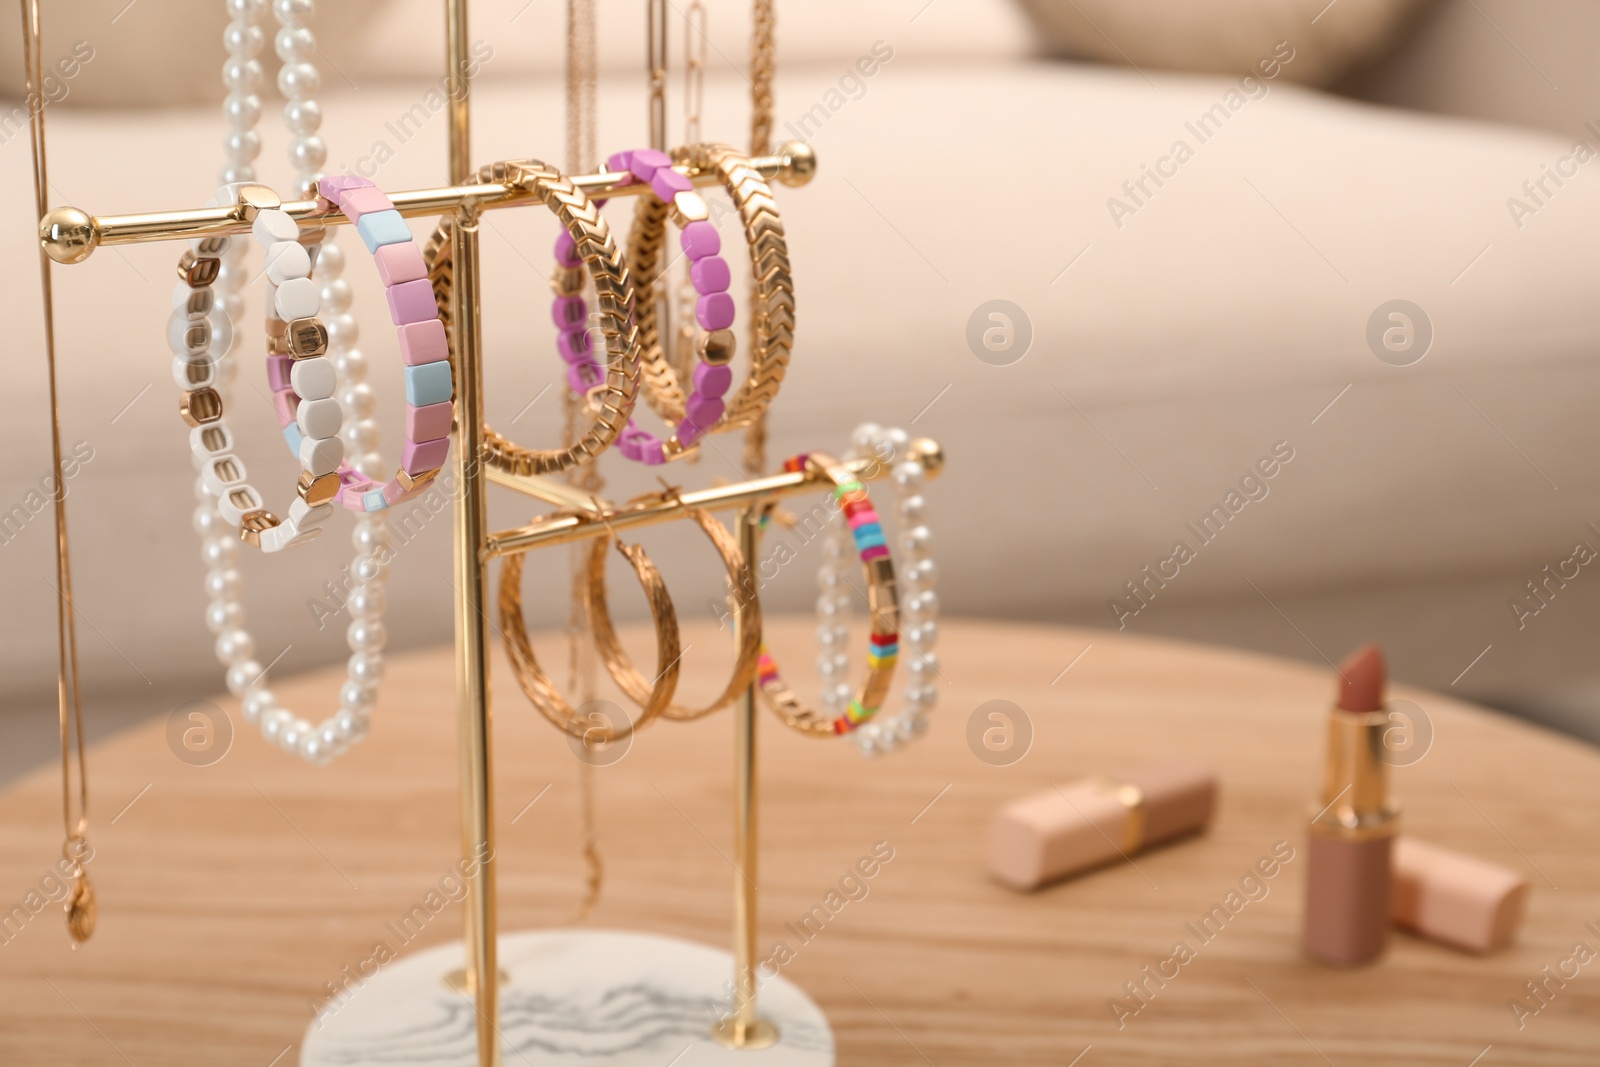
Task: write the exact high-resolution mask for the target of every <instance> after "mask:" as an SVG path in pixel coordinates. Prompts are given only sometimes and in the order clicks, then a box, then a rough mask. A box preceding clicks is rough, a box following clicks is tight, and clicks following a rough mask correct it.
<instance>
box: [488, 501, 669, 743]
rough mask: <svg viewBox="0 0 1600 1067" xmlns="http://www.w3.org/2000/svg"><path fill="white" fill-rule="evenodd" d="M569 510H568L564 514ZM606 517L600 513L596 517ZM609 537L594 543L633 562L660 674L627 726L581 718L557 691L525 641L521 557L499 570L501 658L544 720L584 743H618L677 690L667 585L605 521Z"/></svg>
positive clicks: (512, 558) (510, 559) (653, 715)
mask: <svg viewBox="0 0 1600 1067" xmlns="http://www.w3.org/2000/svg"><path fill="white" fill-rule="evenodd" d="M569 514H570V512H569ZM601 518H602V519H605V518H606V516H605V515H604V514H602V515H601ZM606 528H607V530H608V531H609V533H608V536H607V537H606V538H604V539H601V540H599V541H597V542H596V544H597V545H598V546H599V551H600V552H601V553H602V554H603V553H604V552H605V546H606V542H608V541H609V542H610V543H612V544H615V545H616V546H617V551H618V552H620V553H622V556H623V558H624V559H626V560H627V561H628V562H629V563H630V564H632V566H633V572H634V574H635V575H637V576H638V578H639V584H640V585H641V586H642V587H643V588H644V592H645V599H646V600H647V601H649V604H650V617H651V619H652V621H653V622H654V623H655V630H656V655H657V657H658V659H659V662H660V663H661V673H660V674H659V675H658V676H657V677H656V680H655V682H654V684H653V685H651V686H650V687H649V690H648V692H646V693H644V694H643V695H644V698H645V699H643V700H641V701H639V704H640V712H639V717H638V718H637V719H635V720H634V721H633V722H631V723H629V724H628V725H627V727H626V728H619V727H617V726H607V727H601V726H596V725H593V724H592V723H589V722H587V721H585V718H584V716H582V715H581V714H579V712H578V710H577V709H576V708H574V707H573V706H572V705H571V704H568V703H567V701H566V699H565V698H564V697H563V696H562V695H561V692H560V690H558V689H557V688H556V687H555V685H554V684H552V683H551V681H550V679H549V677H548V676H547V675H546V674H545V673H544V669H543V668H542V667H540V666H539V660H538V658H537V657H536V656H535V655H534V653H533V643H532V641H530V640H529V639H528V627H527V623H526V621H525V620H524V619H523V616H522V556H521V555H515V556H508V557H506V561H505V564H504V565H503V566H502V567H501V570H500V631H501V634H502V635H503V637H504V639H505V646H506V658H507V659H509V660H510V661H511V671H512V673H513V674H514V675H516V678H517V684H518V685H519V686H521V687H522V692H523V693H524V695H526V696H527V698H528V701H529V702H530V703H531V704H532V705H533V706H534V707H535V708H537V709H538V711H539V713H540V714H541V715H543V716H544V717H545V718H546V719H548V720H549V721H550V723H551V725H553V726H555V727H556V729H558V730H560V731H561V732H562V733H564V734H566V735H567V736H568V737H574V738H577V739H578V740H579V741H582V742H584V743H585V744H589V743H592V742H593V743H606V744H609V743H610V742H613V741H620V740H622V739H623V738H626V737H629V736H631V735H632V734H633V733H634V731H636V730H640V729H643V728H644V727H645V726H648V725H649V724H650V722H651V721H652V720H653V719H655V718H656V717H658V716H659V715H660V714H661V713H662V712H663V711H664V710H665V709H666V707H667V705H669V704H671V703H672V696H673V694H674V693H675V692H676V691H677V688H678V670H679V667H678V664H679V662H680V661H681V660H682V659H683V651H682V648H681V644H680V641H679V637H678V613H677V611H676V610H675V609H674V608H673V606H672V597H671V595H670V594H669V593H668V592H667V583H666V582H664V581H662V579H661V572H660V571H658V570H656V565H655V564H654V563H651V562H650V557H649V556H647V555H645V552H644V549H642V548H640V547H639V546H638V545H627V544H623V542H622V540H621V539H620V538H618V537H617V535H616V532H615V531H613V530H611V529H610V523H609V522H607V523H606Z"/></svg>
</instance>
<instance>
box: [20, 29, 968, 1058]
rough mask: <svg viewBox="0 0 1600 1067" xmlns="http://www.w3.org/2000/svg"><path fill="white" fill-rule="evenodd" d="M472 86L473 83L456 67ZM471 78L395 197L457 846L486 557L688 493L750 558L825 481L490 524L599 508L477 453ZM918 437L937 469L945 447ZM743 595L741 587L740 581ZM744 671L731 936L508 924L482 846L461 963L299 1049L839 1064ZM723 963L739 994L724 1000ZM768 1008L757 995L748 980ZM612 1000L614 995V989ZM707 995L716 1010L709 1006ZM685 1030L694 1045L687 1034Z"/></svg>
mask: <svg viewBox="0 0 1600 1067" xmlns="http://www.w3.org/2000/svg"><path fill="white" fill-rule="evenodd" d="M444 8H445V18H446V28H447V32H446V37H447V48H446V60H447V66H446V69H447V70H448V71H451V72H455V71H461V70H465V69H468V67H469V66H470V62H469V56H468V46H469V41H470V39H469V37H468V34H467V0H445V3H444ZM467 86H470V83H467ZM470 103H471V97H470V88H469V87H464V88H463V91H462V92H460V93H458V94H457V95H456V96H454V97H453V98H452V99H451V101H450V107H449V177H450V182H451V184H450V185H449V186H446V187H444V188H436V189H421V190H414V191H410V192H402V193H395V194H393V195H392V196H391V199H392V200H393V202H394V207H395V209H396V210H398V211H399V212H400V214H401V215H403V216H405V217H408V218H417V217H440V216H449V217H451V218H452V219H453V220H454V222H455V226H454V232H453V234H452V243H451V253H452V257H453V262H454V271H455V276H454V292H453V309H452V311H453V313H452V316H451V325H450V329H451V331H452V334H453V346H452V347H453V351H454V353H455V356H456V366H455V368H454V369H455V375H456V377H455V383H456V385H455V388H456V405H457V407H456V418H455V423H456V433H457V435H458V440H457V442H456V448H455V449H453V450H452V452H451V458H450V460H449V467H448V470H449V472H450V474H451V475H452V476H453V477H454V478H455V479H456V486H457V491H456V493H455V496H454V500H453V501H452V504H453V532H454V544H455V555H454V574H453V582H452V584H453V586H454V588H455V646H456V694H457V712H458V717H459V723H460V746H459V747H460V752H459V763H460V776H461V838H462V844H461V848H462V854H463V855H465V856H490V857H492V856H493V855H494V837H495V833H494V762H493V753H492V749H491V732H492V709H491V702H490V694H489V654H490V647H489V640H488V637H489V620H490V619H491V617H492V613H493V610H494V609H493V602H492V601H491V598H490V596H489V590H488V585H489V583H488V574H489V564H490V562H491V561H492V560H494V559H495V558H497V557H509V556H512V555H515V554H518V553H523V552H529V551H532V550H534V549H538V548H547V547H551V546H554V545H561V544H573V543H577V542H580V541H585V540H588V539H590V538H594V537H599V536H605V535H606V534H607V529H608V527H607V524H608V523H609V527H610V529H611V530H615V531H618V532H621V531H624V530H627V529H629V528H632V527H640V526H648V525H654V524H658V523H664V522H671V521H676V520H678V519H682V518H684V517H686V515H687V512H688V510H689V509H691V508H700V509H704V510H708V511H726V510H736V512H737V517H736V520H735V526H736V532H737V537H738V541H739V545H740V549H741V551H742V552H743V553H744V554H745V557H746V558H747V559H752V558H754V557H755V555H756V553H757V550H758V547H759V534H760V526H759V515H760V513H761V510H762V508H763V506H764V505H765V504H766V503H767V502H769V501H772V500H774V499H777V498H780V497H783V496H788V495H793V494H796V493H800V492H808V491H811V492H815V491H824V490H828V489H831V488H832V483H831V482H829V481H828V479H827V477H826V475H824V474H823V473H822V472H820V471H805V470H802V471H796V472H790V473H783V474H776V475H772V476H770V477H764V478H755V479H752V480H748V481H744V482H740V483H736V484H732V485H726V486H719V487H716V488H710V489H702V490H695V491H686V492H683V493H681V494H680V495H677V496H675V497H671V498H667V499H653V500H650V501H647V502H643V503H638V504H633V505H624V506H620V507H616V506H613V505H610V504H609V503H606V502H603V501H602V502H600V503H601V505H602V507H603V508H604V510H605V512H606V516H605V519H604V520H602V519H601V518H599V517H594V516H593V515H592V513H591V514H590V515H584V516H574V515H571V514H565V515H553V516H550V517H547V518H544V519H541V520H537V521H534V522H532V523H530V524H529V525H526V526H523V527H519V528H516V529H510V530H502V531H498V532H496V531H490V530H489V529H488V524H487V512H486V494H487V489H488V486H489V485H490V484H495V485H498V486H501V487H503V488H506V489H510V490H513V491H516V492H518V493H521V494H524V495H526V496H530V497H533V498H535V499H537V500H540V501H543V502H545V503H547V504H551V505H554V506H556V507H558V508H564V509H574V508H576V509H584V510H589V509H591V508H592V504H591V501H590V499H589V497H588V495H587V494H586V493H582V492H580V491H578V490H576V489H575V488H573V487H572V486H570V485H568V484H566V483H565V482H560V481H556V480H554V479H551V478H545V477H537V476H522V475H516V474H509V473H505V472H502V471H499V470H495V469H491V468H490V467H489V466H488V465H487V464H486V463H483V462H481V460H480V457H482V456H483V455H484V432H483V423H484V411H483V398H484V373H483V372H484V367H483V353H482V334H481V329H480V318H479V303H480V294H481V290H482V286H481V277H480V273H479V255H478V225H479V218H480V215H481V213H482V212H484V211H489V210H500V209H503V208H508V207H514V206H518V205H526V204H530V203H534V202H535V200H534V196H533V194H532V192H530V191H528V190H525V189H521V188H518V187H517V186H516V185H512V184H506V183H492V182H491V183H483V184H472V183H471V178H472V175H473V159H472V153H471V107H470ZM752 165H753V166H754V168H755V169H756V170H758V171H759V172H760V173H761V174H762V176H763V177H765V178H767V179H768V180H776V181H778V182H780V183H782V184H784V185H788V186H801V185H804V184H805V183H806V182H808V181H809V180H810V179H811V177H812V176H813V174H814V173H815V169H816V161H815V157H814V156H813V154H812V152H811V150H810V148H809V147H808V146H806V145H804V144H800V143H791V144H787V145H784V146H782V147H781V148H779V149H778V150H777V152H776V153H775V154H773V155H769V156H764V157H759V158H756V159H755V160H753V161H752ZM679 169H680V170H681V171H682V172H683V173H684V174H685V175H686V176H687V177H688V178H689V179H690V180H691V181H692V182H693V183H694V184H695V185H696V186H708V185H716V184H719V183H720V181H721V178H720V176H719V174H718V173H717V171H716V170H715V169H714V168H706V169H703V170H700V169H696V168H695V167H694V166H692V165H689V166H684V167H680V168H679ZM572 181H573V183H574V184H575V185H577V186H578V187H579V188H581V189H582V190H583V191H584V192H586V193H587V194H588V196H589V197H590V199H591V200H597V199H601V198H609V197H618V196H632V195H637V194H639V193H648V192H649V191H650V187H649V186H648V185H645V184H641V183H631V184H630V183H628V182H627V179H626V176H625V175H618V174H610V173H600V174H589V175H581V176H577V177H574V178H573V179H572ZM282 210H283V211H284V212H286V213H287V214H288V215H290V216H291V217H292V218H294V219H295V221H296V222H298V223H300V224H302V225H307V226H311V227H325V226H338V225H345V224H348V219H347V218H346V217H345V216H344V215H343V214H342V213H341V212H340V211H339V210H338V209H337V208H334V209H333V210H331V211H330V210H327V209H326V207H325V206H323V205H321V204H319V201H318V200H316V199H309V200H298V201H286V202H284V203H283V205H282ZM249 230H250V225H249V223H247V222H246V221H245V219H244V216H243V211H242V209H241V208H240V207H237V206H232V205H230V206H221V207H204V208H197V209H190V210H182V211H164V212H153V213H148V214H137V215H108V216H93V215H90V214H87V213H86V212H83V211H80V210H78V209H76V208H72V207H61V208H56V209H54V210H52V211H49V212H48V213H46V214H45V215H44V216H43V218H42V219H41V220H40V227H39V236H40V241H41V244H42V246H43V248H44V251H45V253H46V254H47V255H48V256H49V257H50V259H52V260H54V261H55V262H56V263H61V264H72V263H82V262H84V261H85V260H87V259H88V258H89V257H90V255H91V254H92V253H93V252H94V250H95V249H96V248H98V247H100V246H102V245H123V244H138V243H146V242H154V241H177V240H186V239H191V238H200V237H210V236H225V235H239V234H244V233H248V232H249ZM917 447H918V448H919V449H920V451H921V452H922V454H923V456H924V457H925V458H926V459H927V460H928V462H927V466H928V469H929V471H930V473H931V472H934V471H936V470H937V469H938V466H939V463H938V460H939V459H940V456H939V453H938V446H937V445H935V444H934V443H933V442H928V441H922V442H918V443H917ZM846 467H847V469H849V470H850V471H851V472H852V473H854V474H856V475H857V476H860V477H875V476H881V475H882V474H884V473H886V471H887V468H886V466H885V465H883V464H878V463H865V462H858V463H855V464H847V465H846ZM740 592H741V591H735V595H739V593H740ZM758 703H759V699H758V693H757V688H756V684H755V683H754V682H752V684H751V685H750V687H749V688H748V689H747V690H746V691H745V692H744V693H743V694H742V695H741V697H740V698H739V700H738V701H737V702H736V705H735V712H734V775H735V777H734V782H735V789H734V815H735V819H734V850H733V862H734V867H735V872H734V878H733V886H734V895H733V935H734V937H733V951H732V954H731V958H730V956H729V954H727V953H722V952H719V951H716V950H713V949H710V948H707V947H705V946H703V945H698V944H693V943H690V942H686V941H680V940H676V939H672V938H664V937H657V936H653V935H647V934H638V933H625V932H613V931H583V930H556V931H545V932H527V933H512V934H508V935H505V936H503V937H502V936H501V935H500V932H499V923H498V915H497V909H496V903H497V901H496V875H495V863H494V861H493V859H490V860H489V861H487V862H484V863H483V864H481V866H480V867H479V869H478V872H477V874H476V875H474V876H472V877H470V878H469V879H467V895H466V897H465V900H464V906H465V919H466V921H465V927H466V929H465V950H466V964H465V967H464V969H463V968H458V967H457V966H455V965H456V964H457V963H458V962H459V960H460V958H459V957H458V956H457V955H456V950H455V949H454V948H453V947H445V948H439V949H434V950H431V951H427V952H421V953H417V954H414V955H411V956H408V957H406V958H405V959H404V960H401V961H399V962H397V963H395V964H394V965H392V966H390V967H388V968H385V969H384V971H383V972H382V973H381V974H380V975H378V976H377V977H375V978H374V979H373V980H372V981H370V982H369V983H368V984H367V985H366V986H365V987H364V991H363V993H362V996H361V997H359V998H356V1000H355V1001H354V1002H353V1003H352V1004H350V1005H349V1006H347V1007H346V1008H345V1009H344V1010H342V1011H340V1012H339V1013H338V1014H337V1015H335V1016H331V1017H328V1018H325V1019H322V1020H318V1021H316V1022H314V1023H313V1024H312V1025H311V1027H310V1029H309V1030H308V1032H307V1035H306V1038H305V1040H304V1042H303V1044H302V1049H301V1063H302V1064H304V1065H311V1064H318V1065H321V1064H334V1063H338V1064H343V1065H356V1064H363V1065H365V1064H386V1063H401V1062H404V1063H417V1062H427V1063H430V1064H474V1063H475V1064H477V1065H479V1067H498V1065H499V1064H500V1063H501V1062H502V1053H503V1051H506V1052H510V1053H511V1058H512V1059H513V1061H516V1060H521V1061H523V1062H538V1063H540V1064H574V1065H575V1064H579V1063H581V1064H584V1065H588V1067H592V1065H595V1064H608V1065H624V1064H626V1065H632V1064H640V1065H646V1064H648V1065H651V1067H660V1065H662V1064H666V1063H669V1062H670V1063H674V1064H682V1065H683V1067H688V1065H690V1064H696V1065H699V1064H714V1063H731V1062H735V1061H738V1062H746V1061H749V1062H759V1063H761V1064H771V1065H783V1067H790V1065H807V1067H810V1065H831V1064H832V1063H833V1062H834V1056H833V1035H832V1031H831V1030H830V1028H829V1027H828V1024H827V1021H826V1019H824V1017H823V1016H822V1013H821V1012H820V1011H819V1010H818V1008H817V1007H816V1005H815V1004H813V1003H812V1002H811V1000H810V999H809V998H807V997H806V995H805V994H804V993H803V992H801V991H800V990H799V989H798V988H797V987H795V986H794V985H793V984H792V983H790V982H788V981H787V980H786V979H784V978H782V977H781V976H779V977H774V978H773V979H771V980H770V981H764V980H761V979H760V978H759V977H758V971H757V968H758V966H759V963H760V957H759V955H758V953H757V950H756V932H757V917H758V908H759V900H758V896H757V891H756V888H755V886H756V884H757V882H758V876H757V861H758V844H759V823H758V811H757V795H758V789H757V765H756V729H757V722H756V713H757V706H758ZM730 969H731V970H732V974H733V981H732V983H731V985H732V988H733V990H734V996H733V998H732V1001H731V1003H730V1002H729V1001H728V998H727V989H728V987H729V983H728V981H727V975H728V972H729V970H730ZM758 983H759V984H760V986H761V990H760V991H761V992H762V993H764V994H765V998H766V999H765V1006H766V1014H765V1015H762V1014H759V1013H758V1011H757V992H758V989H757V986H758ZM619 998H621V999H620V1000H619ZM717 1005H723V1006H725V1007H726V1011H725V1012H722V1013H721V1016H720V1018H719V1017H718V1011H717V1010H716V1006H717ZM686 1046H687V1047H686Z"/></svg>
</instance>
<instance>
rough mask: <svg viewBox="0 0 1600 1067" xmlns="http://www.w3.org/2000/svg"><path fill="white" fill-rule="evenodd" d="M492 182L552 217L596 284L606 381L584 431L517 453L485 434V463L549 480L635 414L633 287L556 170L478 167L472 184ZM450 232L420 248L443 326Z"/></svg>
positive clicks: (591, 213)
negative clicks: (516, 191)
mask: <svg viewBox="0 0 1600 1067" xmlns="http://www.w3.org/2000/svg"><path fill="white" fill-rule="evenodd" d="M491 182H494V183H499V182H504V183H509V184H514V185H516V186H518V187H519V188H522V189H526V190H528V191H529V192H531V193H533V194H534V197H535V198H536V199H537V200H538V201H539V203H541V204H543V205H544V206H545V207H548V208H549V209H550V210H551V211H553V212H554V213H555V215H556V217H557V218H558V219H560V220H561V225H562V226H563V227H565V228H566V231H567V233H568V234H570V235H571V237H572V240H573V242H574V243H575V244H576V245H577V246H578V254H579V255H581V256H582V257H583V261H584V263H585V264H586V265H587V266H588V268H589V277H590V278H591V279H592V280H593V282H594V287H595V295H596V300H595V305H596V311H597V314H598V315H599V322H600V329H601V331H602V332H603V333H604V335H605V341H606V380H605V385H604V386H603V387H602V388H601V390H600V391H599V392H597V394H596V396H595V404H594V407H595V413H594V419H593V421H592V422H591V423H590V424H589V428H588V429H587V430H585V431H584V432H583V433H582V434H581V435H579V436H578V438H577V439H576V440H575V441H573V443H572V444H571V445H569V446H568V447H566V448H522V447H520V446H519V445H517V444H515V443H513V442H512V441H511V440H509V439H508V438H506V437H504V436H502V435H501V434H499V433H496V432H495V431H494V430H493V429H492V428H490V427H489V426H487V425H485V426H484V428H483V448H484V458H485V459H486V460H487V461H488V463H489V465H490V466H491V467H496V468H498V469H500V470H504V471H509V472H511V473H513V474H524V475H527V474H553V473H556V472H557V471H564V470H566V469H568V468H569V467H574V466H577V465H578V464H580V463H587V462H589V461H590V460H592V459H594V458H595V457H596V456H598V455H599V454H600V453H602V452H604V451H605V450H606V449H607V448H608V447H609V446H610V445H611V443H612V442H613V441H615V440H616V439H617V435H618V434H620V433H621V432H622V431H623V429H624V428H625V427H626V426H627V425H628V417H629V416H630V415H632V414H633V406H634V403H635V401H636V400H637V399H638V394H639V354H640V347H639V331H638V328H637V327H636V326H635V325H634V322H633V318H634V297H633V293H634V289H633V283H632V281H631V280H630V279H629V276H628V268H627V264H626V263H625V262H624V260H623V257H622V253H621V251H620V250H618V248H617V244H616V241H615V240H614V239H613V238H612V236H611V227H610V226H608V225H607V224H606V220H605V219H604V218H603V217H602V216H601V214H600V209H599V208H597V207H596V206H595V205H594V203H593V202H591V201H590V199H589V197H588V195H587V194H585V193H584V191H583V190H582V189H579V188H578V187H577V186H575V185H573V184H572V182H571V181H570V180H568V179H567V177H566V175H564V174H562V173H561V172H560V171H559V170H557V169H556V168H554V167H552V166H550V165H549V164H547V163H541V162H539V161H538V160H534V159H527V160H512V161H510V162H505V163H493V164H490V165H489V166H486V167H483V168H481V169H480V170H479V171H478V173H477V174H476V175H475V176H474V177H473V179H472V183H473V184H483V183H491ZM454 229H455V223H454V220H452V219H451V218H450V217H449V216H448V215H447V216H445V217H444V218H443V219H441V220H440V221H439V228H438V229H436V230H435V231H434V233H433V236H432V237H431V238H429V240H428V245H427V247H426V248H425V249H424V250H423V258H424V259H425V260H426V262H427V264H428V280H429V282H431V283H432V285H433V297H434V300H435V301H436V302H437V303H438V305H439V316H440V318H442V319H444V322H445V325H446V326H449V325H450V318H451V311H452V301H451V297H452V289H453V287H454V277H455V272H454V264H452V263H451V260H450V235H451V232H452V231H453V230H454Z"/></svg>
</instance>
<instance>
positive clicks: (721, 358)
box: [696, 330, 739, 367]
mask: <svg viewBox="0 0 1600 1067" xmlns="http://www.w3.org/2000/svg"><path fill="white" fill-rule="evenodd" d="M696 347H697V348H698V349H699V353H700V358H701V359H702V360H703V361H705V362H706V363H709V364H711V365H712V366H713V367H721V366H725V365H727V364H729V363H732V362H733V354H734V352H736V351H737V350H738V347H739V340H738V338H737V337H735V336H734V333H733V331H732V330H711V331H709V332H707V333H704V334H702V335H701V336H700V340H699V341H698V342H697V343H696Z"/></svg>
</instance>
